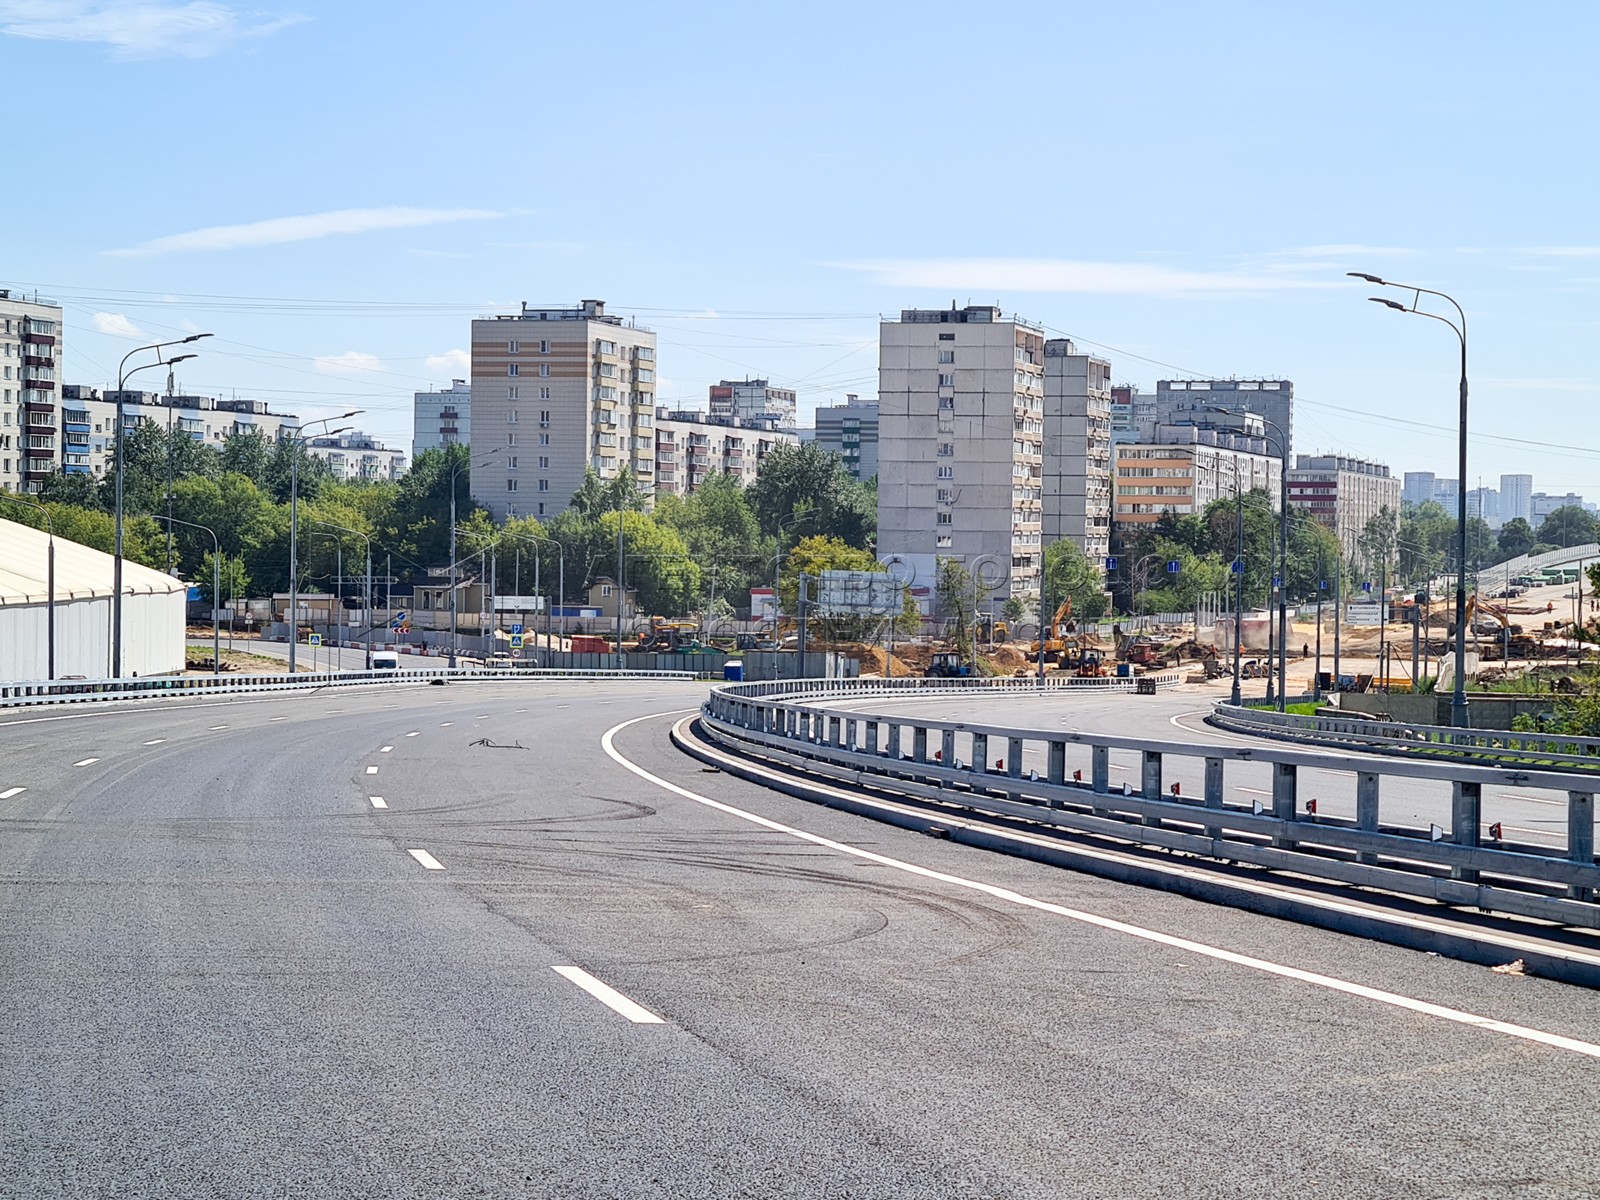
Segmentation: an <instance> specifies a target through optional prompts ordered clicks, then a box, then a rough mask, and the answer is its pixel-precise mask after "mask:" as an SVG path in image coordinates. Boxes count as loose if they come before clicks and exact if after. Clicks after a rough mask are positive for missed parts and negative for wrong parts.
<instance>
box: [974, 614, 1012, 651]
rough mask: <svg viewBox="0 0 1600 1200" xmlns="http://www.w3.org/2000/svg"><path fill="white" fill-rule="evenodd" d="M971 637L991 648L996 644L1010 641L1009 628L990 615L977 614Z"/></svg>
mask: <svg viewBox="0 0 1600 1200" xmlns="http://www.w3.org/2000/svg"><path fill="white" fill-rule="evenodd" d="M973 637H974V638H975V639H976V640H978V641H980V642H988V643H989V644H990V645H991V646H992V645H994V644H995V643H996V642H1008V641H1010V640H1011V626H1010V625H1008V624H1006V623H1005V622H1004V621H997V620H995V619H994V616H993V615H992V614H990V613H979V614H978V620H977V622H976V624H975V626H974V630H973Z"/></svg>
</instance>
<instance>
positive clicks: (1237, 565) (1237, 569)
mask: <svg viewBox="0 0 1600 1200" xmlns="http://www.w3.org/2000/svg"><path fill="white" fill-rule="evenodd" d="M1233 573H1234V574H1235V575H1243V574H1244V559H1242V558H1236V559H1234V560H1233Z"/></svg>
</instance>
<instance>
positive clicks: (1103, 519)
mask: <svg viewBox="0 0 1600 1200" xmlns="http://www.w3.org/2000/svg"><path fill="white" fill-rule="evenodd" d="M1043 500H1044V540H1045V543H1046V544H1049V543H1051V542H1057V541H1060V540H1061V539H1063V538H1066V539H1068V540H1070V541H1072V542H1075V543H1076V544H1077V546H1078V548H1079V549H1080V550H1082V551H1083V552H1084V553H1085V554H1086V555H1088V557H1089V561H1090V562H1096V563H1097V562H1100V561H1102V560H1103V559H1104V558H1105V557H1106V555H1107V554H1109V553H1110V552H1111V364H1110V363H1109V362H1107V361H1106V360H1105V359H1103V358H1096V357H1095V356H1093V355H1091V354H1079V353H1078V350H1077V347H1076V346H1074V345H1073V344H1072V342H1071V341H1069V340H1067V339H1066V338H1053V339H1051V340H1050V341H1047V342H1046V343H1045V344H1044V487H1043Z"/></svg>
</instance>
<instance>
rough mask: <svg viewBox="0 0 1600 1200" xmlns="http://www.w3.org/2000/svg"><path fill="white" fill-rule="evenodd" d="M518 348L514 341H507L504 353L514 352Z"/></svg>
mask: <svg viewBox="0 0 1600 1200" xmlns="http://www.w3.org/2000/svg"><path fill="white" fill-rule="evenodd" d="M518 348H519V347H518V344H517V343H516V342H507V343H506V353H507V354H515V353H516V352H517V350H518Z"/></svg>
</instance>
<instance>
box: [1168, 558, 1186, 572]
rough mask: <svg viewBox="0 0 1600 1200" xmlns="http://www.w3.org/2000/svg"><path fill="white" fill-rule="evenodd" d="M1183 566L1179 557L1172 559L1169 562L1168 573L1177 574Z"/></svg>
mask: <svg viewBox="0 0 1600 1200" xmlns="http://www.w3.org/2000/svg"><path fill="white" fill-rule="evenodd" d="M1182 567H1183V564H1182V563H1180V562H1179V561H1178V560H1177V559H1173V560H1172V561H1170V562H1169V563H1167V574H1168V575H1176V574H1177V573H1178V572H1179V571H1180V570H1181V569H1182Z"/></svg>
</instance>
